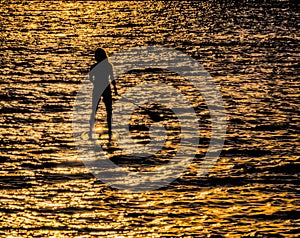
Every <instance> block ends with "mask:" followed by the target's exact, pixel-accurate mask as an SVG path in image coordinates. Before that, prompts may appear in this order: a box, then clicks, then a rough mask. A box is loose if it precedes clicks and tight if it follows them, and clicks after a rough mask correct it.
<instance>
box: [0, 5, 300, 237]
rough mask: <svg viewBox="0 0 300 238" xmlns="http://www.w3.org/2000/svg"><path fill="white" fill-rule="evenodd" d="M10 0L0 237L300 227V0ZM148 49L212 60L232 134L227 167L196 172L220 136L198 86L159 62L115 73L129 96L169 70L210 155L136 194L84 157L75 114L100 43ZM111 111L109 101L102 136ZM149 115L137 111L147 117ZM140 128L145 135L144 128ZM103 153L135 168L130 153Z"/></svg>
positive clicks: (4, 32) (294, 230) (239, 233)
mask: <svg viewBox="0 0 300 238" xmlns="http://www.w3.org/2000/svg"><path fill="white" fill-rule="evenodd" d="M0 9H1V16H0V23H1V24H0V32H1V33H0V39H1V46H0V47H1V51H0V56H1V68H0V75H1V81H0V84H1V91H0V112H1V117H0V120H1V124H0V144H1V149H0V163H1V174H0V185H1V187H0V189H1V192H0V235H1V237H31V236H34V237H97V236H98V237H298V236H299V234H300V226H299V224H300V212H299V211H300V203H299V198H300V195H299V185H297V184H298V183H299V171H300V170H299V169H300V157H299V154H300V153H299V145H300V143H299V122H300V115H299V86H300V85H299V53H300V50H299V38H300V36H299V15H300V13H299V4H298V3H297V2H296V1H270V2H258V1H257V2H248V3H242V2H238V1H234V2H230V3H226V4H225V3H222V2H221V1H204V2H198V1H188V2H187V1H170V2H146V1H145V2H144V1H138V2H127V1H121V2H98V1H42V0H41V1H27V2H24V1H1V3H0ZM145 45H162V46H165V47H170V48H174V49H177V50H180V51H182V52H184V53H186V54H188V55H190V56H191V57H193V58H194V59H196V60H197V61H198V62H199V63H200V64H202V65H203V67H204V68H205V69H206V70H207V71H208V72H209V73H210V75H211V76H212V77H213V80H214V81H215V83H216V84H217V86H218V88H219V90H220V92H221V94H222V97H223V101H224V104H225V109H226V116H227V134H226V138H225V144H224V148H223V150H222V153H221V155H220V158H219V160H218V162H217V164H216V165H215V166H214V168H213V169H211V171H210V172H209V174H208V175H207V176H204V177H198V176H197V166H198V165H199V163H201V158H203V156H204V154H205V151H206V148H207V144H208V142H209V136H210V122H209V112H208V111H207V108H206V106H205V102H204V101H203V99H201V95H198V94H197V93H194V91H193V90H192V88H191V87H190V86H189V85H185V84H182V82H181V81H180V79H178V77H177V76H176V75H175V76H174V75H172V74H164V76H161V74H160V73H159V72H158V71H153V72H151V71H147V70H145V71H143V70H142V71H138V70H137V71H132V72H128V74H126V75H123V77H122V78H119V79H116V82H117V85H118V89H119V91H120V93H122V92H124V91H125V89H126V88H128V87H133V86H135V85H136V84H138V83H139V82H141V81H143V80H146V81H147V80H151V79H152V78H154V79H156V78H159V77H164V80H165V81H166V82H170V83H171V84H174V85H175V86H176V87H178V88H179V89H181V90H182V91H183V92H185V93H186V95H187V97H188V98H189V100H190V101H191V102H192V103H193V105H194V108H195V111H196V113H197V115H198V116H199V118H200V119H201V120H200V121H201V125H200V129H199V130H200V132H201V133H200V134H201V135H202V136H201V138H200V144H199V151H198V153H197V155H196V158H195V160H194V161H193V163H192V164H191V165H190V167H189V168H188V169H187V170H186V171H185V173H184V175H183V176H182V177H180V178H178V179H177V180H175V181H174V182H173V183H171V184H170V185H168V186H165V187H163V188H161V189H158V190H155V191H148V192H144V193H127V192H125V191H122V190H117V189H114V188H111V187H109V186H107V185H106V184H104V183H102V182H101V181H99V180H98V179H96V178H95V177H94V176H93V175H92V174H91V172H90V171H89V169H88V168H86V167H85V166H84V164H83V162H82V161H81V159H80V158H79V156H78V151H77V148H76V145H75V140H74V137H73V130H72V113H73V106H74V101H75V98H76V94H77V91H78V89H79V86H80V84H81V82H82V81H83V80H84V78H85V77H86V74H87V73H88V72H89V69H90V66H91V65H92V64H93V63H95V62H94V51H95V49H96V48H97V47H103V48H104V49H105V50H106V51H107V52H108V54H109V55H111V54H113V53H117V52H120V51H121V50H125V49H129V48H130V47H134V46H145ZM104 111H105V110H104V105H102V104H101V106H100V108H99V113H98V121H97V124H96V131H97V133H99V134H101V133H102V132H103V131H102V129H101V128H103V127H102V125H105V120H104V115H103V112H104ZM144 114H145V113H144ZM144 114H143V113H142V112H137V115H140V116H141V118H140V119H141V121H143V119H142V117H143V116H144ZM137 117H138V116H137ZM132 127H133V128H132V129H133V131H135V132H134V133H136V134H135V135H134V136H136V137H137V138H140V137H139V134H137V133H138V130H139V129H140V127H139V125H138V124H136V125H133V126H132ZM97 128H98V129H97ZM174 128H175V129H173V132H174V133H175V134H176V133H177V134H178V133H179V132H178V130H177V129H178V128H177V127H175V126H174ZM171 131H172V129H171ZM177 134H176V135H177ZM146 137H147V136H146ZM104 138H105V137H104ZM142 138H145V137H142ZM148 139H149V138H148ZM175 140H176V138H175ZM106 151H107V153H110V155H111V158H112V160H113V161H115V162H116V163H119V164H123V165H124V164H125V165H126V164H127V162H128V160H127V159H128V158H127V157H126V156H120V155H119V154H118V153H119V150H113V151H110V150H108V149H107V150H106ZM170 153H172V151H171V152H170ZM118 156H119V157H118ZM131 163H132V161H131ZM139 163H141V164H143V163H144V164H148V165H151V164H152V165H153V163H154V164H155V161H153V160H151V158H150V160H145V161H143V160H141V161H139V160H137V161H134V164H139Z"/></svg>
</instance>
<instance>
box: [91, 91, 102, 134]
mask: <svg viewBox="0 0 300 238" xmlns="http://www.w3.org/2000/svg"><path fill="white" fill-rule="evenodd" d="M100 101H101V96H100V95H99V93H98V90H97V91H96V90H94V91H93V98H92V113H91V116H90V132H89V137H90V138H92V134H93V129H94V124H95V117H96V113H97V110H98V107H99V103H100Z"/></svg>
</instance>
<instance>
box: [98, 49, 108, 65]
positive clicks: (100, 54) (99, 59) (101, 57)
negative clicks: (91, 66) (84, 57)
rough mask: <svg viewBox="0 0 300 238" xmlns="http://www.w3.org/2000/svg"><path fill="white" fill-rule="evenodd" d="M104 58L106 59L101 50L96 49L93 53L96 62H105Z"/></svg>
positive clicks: (103, 51) (104, 53)
mask: <svg viewBox="0 0 300 238" xmlns="http://www.w3.org/2000/svg"><path fill="white" fill-rule="evenodd" d="M106 58H107V55H106V52H105V50H103V49H102V48H98V49H97V50H96V51H95V60H96V61H97V62H101V61H102V60H105V59H106Z"/></svg>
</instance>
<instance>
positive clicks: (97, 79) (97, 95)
mask: <svg viewBox="0 0 300 238" xmlns="http://www.w3.org/2000/svg"><path fill="white" fill-rule="evenodd" d="M95 59H96V61H97V63H96V64H94V65H93V66H92V67H91V72H90V75H89V79H90V81H91V82H92V83H93V84H94V89H93V99H92V100H93V102H92V113H91V117H90V132H89V138H90V139H92V134H93V128H94V122H95V116H96V112H97V109H98V106H99V103H100V102H101V97H102V98H103V102H104V104H105V108H106V117H107V126H108V136H109V141H111V136H112V132H111V116H112V94H111V93H112V92H111V87H110V82H111V83H112V84H113V86H114V91H115V95H118V92H117V87H116V81H114V78H113V68H112V65H111V63H110V62H109V61H108V58H107V55H106V52H105V51H104V50H103V49H101V48H98V49H97V50H96V52H95ZM99 63H101V64H100V65H98V64H99ZM97 65H98V66H97ZM95 66H97V67H96V68H95ZM93 68H95V69H94V70H92V69H93ZM107 85H108V86H107ZM104 87H106V88H105V90H104V92H103V93H102V95H101V89H103V88H104Z"/></svg>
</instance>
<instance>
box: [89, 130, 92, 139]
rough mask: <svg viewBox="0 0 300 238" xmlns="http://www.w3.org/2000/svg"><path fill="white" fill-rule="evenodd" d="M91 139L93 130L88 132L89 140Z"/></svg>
mask: <svg viewBox="0 0 300 238" xmlns="http://www.w3.org/2000/svg"><path fill="white" fill-rule="evenodd" d="M92 139H93V132H92V131H90V132H89V140H92Z"/></svg>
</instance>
